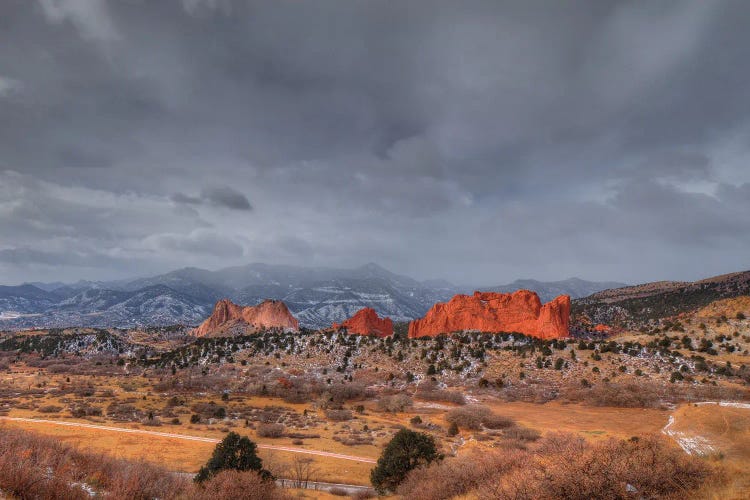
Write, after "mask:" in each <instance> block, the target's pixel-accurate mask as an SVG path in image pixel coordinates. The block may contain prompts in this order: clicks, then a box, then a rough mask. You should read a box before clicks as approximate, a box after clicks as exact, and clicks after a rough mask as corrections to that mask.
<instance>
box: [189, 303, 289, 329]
mask: <svg viewBox="0 0 750 500" xmlns="http://www.w3.org/2000/svg"><path fill="white" fill-rule="evenodd" d="M272 328H276V329H282V330H285V331H297V330H299V323H298V322H297V319H296V318H295V317H294V316H292V313H290V312H289V309H288V308H287V307H286V304H284V303H283V302H282V301H280V300H266V301H263V302H261V303H260V304H258V305H257V306H239V305H237V304H235V303H233V302H232V301H231V300H229V299H223V300H220V301H218V302H217V303H216V305H215V306H214V312H213V313H211V316H209V317H208V319H206V320H205V321H204V322H203V323H201V324H200V326H199V327H198V328H196V329H194V330H193V335H196V336H198V337H206V336H221V335H234V334H242V333H255V332H257V331H259V330H265V329H272Z"/></svg>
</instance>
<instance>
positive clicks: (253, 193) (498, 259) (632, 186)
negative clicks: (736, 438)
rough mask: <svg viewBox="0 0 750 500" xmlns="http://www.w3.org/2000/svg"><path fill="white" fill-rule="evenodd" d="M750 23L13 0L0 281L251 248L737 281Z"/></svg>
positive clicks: (683, 16)
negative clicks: (81, 262)
mask: <svg viewBox="0 0 750 500" xmlns="http://www.w3.org/2000/svg"><path fill="white" fill-rule="evenodd" d="M749 15H750V5H749V4H747V3H746V2H741V1H733V0H726V1H716V2H713V1H704V0H688V1H669V0H668V1H664V2H658V3H648V2H632V1H615V0H604V1H601V0H599V1H594V0H576V1H573V2H529V1H521V0H519V1H508V2H497V1H494V0H486V1H484V0H478V1H467V2H455V1H448V0H446V1H442V0H430V1H428V0H424V1H421V0H418V1H412V0H406V1H402V2H339V1H326V0H323V1H319V2H314V3H313V2H295V1H286V0H279V1H249V2H245V1H236V0H183V1H179V0H174V1H164V2H147V1H143V0H135V1H129V2H116V1H93V0H38V1H36V2H31V1H26V0H9V1H6V2H3V4H2V6H0V235H1V237H0V252H4V253H2V254H0V255H3V256H5V257H4V258H2V259H0V281H5V282H11V281H23V280H27V279H28V280H32V279H57V278H65V279H68V278H70V277H75V278H77V277H83V278H107V277H121V276H127V275H133V274H143V273H145V272H151V271H159V270H167V269H170V268H174V267H179V266H182V265H197V266H205V267H211V268H213V267H219V266H223V265H227V264H240V263H243V262H247V261H252V260H264V261H268V262H279V263H294V264H322V265H358V264H361V263H363V262H368V261H376V262H379V263H381V264H382V265H385V266H387V267H390V268H392V269H393V270H395V271H399V272H404V273H408V274H412V275H415V276H416V277H424V278H433V277H441V278H448V279H452V280H455V281H459V282H487V281H497V282H503V281H509V280H512V279H515V278H517V277H533V278H541V279H555V278H565V277H568V276H571V275H578V276H581V277H585V278H597V279H617V280H624V281H631V282H632V281H641V280H650V279H663V278H664V279H666V278H677V279H690V278H697V277H700V276H703V275H710V274H713V273H720V272H726V271H731V270H736V269H743V268H747V267H749V266H750V263H748V258H747V250H746V249H747V248H748V245H749V244H750V231H748V229H749V228H750V207H748V202H747V200H748V199H749V198H750V193H749V192H748V189H749V188H748V186H750V169H749V168H748V167H747V161H746V158H747V157H748V153H750V140H748V137H750V118H749V117H750V93H748V92H747V84H746V82H747V81H748V80H750V66H749V65H747V64H746V61H747V60H748V56H750V54H749V53H748V47H750V34H748V30H747V29H746V19H748V16H749ZM251 202H252V203H251ZM6 235H8V236H6ZM32 250H38V251H40V252H43V254H36V253H34V252H33V251H32ZM24 255H26V257H24ZM66 255H67V258H66ZM94 255H101V256H104V257H103V258H99V259H97V258H93V257H92V258H91V259H89V263H90V265H89V266H88V267H85V268H82V267H79V266H78V264H77V260H76V259H77V257H75V256H84V257H85V256H94ZM71 256H72V257H71ZM45 259H46V260H45ZM32 261H39V265H38V266H36V267H35V266H34V265H33V263H32ZM55 263H56V264H57V265H55ZM81 274H85V275H83V276H79V275H81Z"/></svg>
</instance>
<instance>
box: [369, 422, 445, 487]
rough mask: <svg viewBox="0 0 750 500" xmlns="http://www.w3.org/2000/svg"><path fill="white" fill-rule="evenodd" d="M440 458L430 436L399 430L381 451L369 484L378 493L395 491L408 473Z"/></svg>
mask: <svg viewBox="0 0 750 500" xmlns="http://www.w3.org/2000/svg"><path fill="white" fill-rule="evenodd" d="M441 458H442V456H440V455H439V454H438V453H437V449H436V447H435V440H434V439H433V438H432V436H429V435H427V434H423V433H421V432H415V431H412V430H409V429H401V430H400V431H398V432H397V433H396V435H395V436H393V439H391V441H390V443H388V445H387V446H386V447H385V449H384V450H383V454H382V455H381V456H380V458H379V459H378V463H377V465H376V466H375V468H374V469H373V470H372V472H371V473H370V482H371V483H372V485H373V486H374V487H375V489H376V490H377V491H378V492H379V493H385V492H387V491H395V490H396V487H397V486H398V485H399V483H401V481H403V480H404V478H405V477H406V474H408V473H409V471H411V470H412V469H414V468H415V467H418V466H420V465H426V464H429V463H430V462H433V461H435V460H439V459H441Z"/></svg>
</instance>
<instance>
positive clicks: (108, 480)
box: [0, 428, 288, 500]
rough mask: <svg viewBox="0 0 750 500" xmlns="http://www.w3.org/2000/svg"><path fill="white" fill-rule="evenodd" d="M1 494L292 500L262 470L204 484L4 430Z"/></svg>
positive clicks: (225, 474)
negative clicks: (288, 499) (266, 477)
mask: <svg viewBox="0 0 750 500" xmlns="http://www.w3.org/2000/svg"><path fill="white" fill-rule="evenodd" d="M0 491H2V492H3V493H4V494H6V495H9V496H10V497H12V498H45V499H53V500H55V499H59V500H63V499H64V500H71V499H72V500H78V499H80V500H83V499H88V498H91V497H92V496H97V497H98V496H103V497H109V498H129V499H136V500H146V499H152V498H160V499H165V500H188V499H197V500H223V499H227V500H229V499H235V498H254V499H258V500H281V499H286V498H288V497H287V496H286V495H285V494H284V492H282V491H280V490H279V489H278V488H277V487H276V485H275V484H274V483H273V481H268V480H266V479H264V478H263V477H262V476H261V474H259V473H258V472H256V471H252V470H250V471H245V472H239V471H233V470H228V471H220V472H218V473H217V474H215V475H213V476H212V477H211V478H209V479H207V480H206V481H203V482H201V483H200V484H198V483H195V482H193V481H191V480H190V479H189V478H185V477H182V476H179V475H176V474H174V473H172V472H171V471H169V470H167V469H164V468H161V467H158V466H155V465H151V464H147V463H144V462H134V461H129V460H123V459H115V458H111V457H108V456H105V455H100V454H93V453H84V452H80V451H78V450H76V449H74V448H71V447H70V446H67V445H64V444H62V443H60V442H59V441H57V440H55V439H54V438H50V437H44V436H39V435H36V434H33V433H30V432H27V431H22V430H17V429H8V428H3V429H0Z"/></svg>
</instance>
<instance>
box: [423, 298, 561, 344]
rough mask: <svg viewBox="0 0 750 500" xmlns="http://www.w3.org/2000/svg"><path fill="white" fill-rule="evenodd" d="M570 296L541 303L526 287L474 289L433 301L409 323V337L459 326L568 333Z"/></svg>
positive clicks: (543, 335) (546, 336)
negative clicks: (502, 290) (499, 290)
mask: <svg viewBox="0 0 750 500" xmlns="http://www.w3.org/2000/svg"><path fill="white" fill-rule="evenodd" d="M569 320H570V297H569V296H568V295H560V296H559V297H557V298H555V299H554V300H553V301H551V302H548V303H547V304H544V305H542V303H541V301H540V300H539V296H538V295H537V294H536V293H534V292H531V291H529V290H518V291H517V292H513V293H495V292H474V295H455V296H454V297H453V298H452V299H451V300H450V301H448V302H442V303H438V304H435V305H434V306H432V308H431V309H430V310H429V311H428V312H427V314H426V315H425V316H424V318H421V319H416V320H414V321H412V322H411V323H410V324H409V337H410V338H414V337H424V336H435V335H439V334H441V333H451V332H457V331H463V330H478V331H483V332H519V333H523V334H526V335H530V336H532V337H539V338H543V339H551V338H562V337H567V336H568V322H569Z"/></svg>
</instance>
